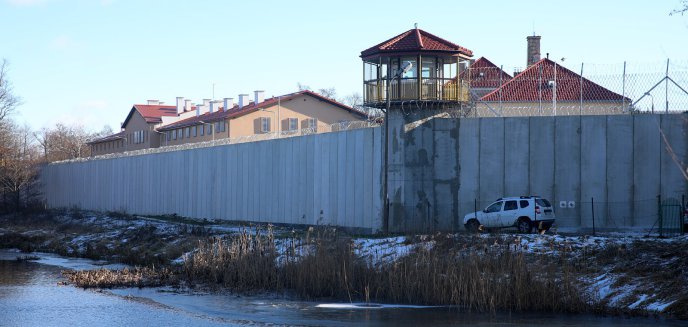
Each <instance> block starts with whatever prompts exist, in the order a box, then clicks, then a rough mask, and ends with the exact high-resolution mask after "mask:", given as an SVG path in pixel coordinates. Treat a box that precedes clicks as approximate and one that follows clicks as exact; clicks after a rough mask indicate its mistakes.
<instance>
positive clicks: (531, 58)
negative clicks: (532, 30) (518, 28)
mask: <svg viewBox="0 0 688 327" xmlns="http://www.w3.org/2000/svg"><path fill="white" fill-rule="evenodd" d="M540 38H541V37H540V36H539V35H533V36H529V37H527V38H526V39H527V40H528V67H530V66H531V65H533V64H534V63H536V62H538V61H540Z"/></svg>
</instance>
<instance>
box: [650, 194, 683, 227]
mask: <svg viewBox="0 0 688 327" xmlns="http://www.w3.org/2000/svg"><path fill="white" fill-rule="evenodd" d="M658 199H659V218H658V220H657V225H658V227H659V236H677V235H680V234H682V233H684V232H685V231H684V230H683V212H684V210H685V209H684V207H683V203H682V201H681V200H679V199H674V198H668V199H666V200H661V197H659V198H658Z"/></svg>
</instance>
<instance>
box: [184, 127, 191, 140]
mask: <svg viewBox="0 0 688 327" xmlns="http://www.w3.org/2000/svg"><path fill="white" fill-rule="evenodd" d="M184 134H186V138H187V139H188V138H189V136H191V128H189V127H187V128H185V129H184Z"/></svg>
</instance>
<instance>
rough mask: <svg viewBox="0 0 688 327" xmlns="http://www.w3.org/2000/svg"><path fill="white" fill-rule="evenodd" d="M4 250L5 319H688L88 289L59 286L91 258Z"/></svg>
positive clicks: (1, 318) (634, 322) (269, 322)
mask: <svg viewBox="0 0 688 327" xmlns="http://www.w3.org/2000/svg"><path fill="white" fill-rule="evenodd" d="M20 255H23V254H21V253H18V252H15V251H8V250H0V326H151V325H155V326H216V325H222V326H227V325H230V326H274V325H288V326H457V325H471V326H647V325H654V326H685V325H686V323H684V322H678V321H665V320H655V319H646V318H633V319H623V318H605V317H595V316H580V315H578V316H568V315H554V314H529V315H523V314H518V315H508V314H498V315H487V314H467V313H461V312H458V311H457V310H456V309H451V308H446V307H434V308H431V307H413V306H393V305H386V306H375V307H368V308H363V307H359V306H355V305H350V304H340V303H321V302H317V303H316V302H302V301H291V300H285V299H283V298H281V297H277V296H232V295H209V294H189V293H177V292H174V291H172V290H170V289H164V288H158V289H117V290H104V291H95V290H83V289H79V288H75V287H72V286H60V285H58V282H60V281H61V280H63V279H62V277H61V274H60V271H61V270H63V269H92V268H94V267H96V266H95V265H94V263H93V262H92V261H89V260H82V259H67V258H60V257H57V256H54V255H49V254H40V255H39V256H40V257H41V260H38V261H36V262H19V261H17V260H15V258H16V257H17V256H20Z"/></svg>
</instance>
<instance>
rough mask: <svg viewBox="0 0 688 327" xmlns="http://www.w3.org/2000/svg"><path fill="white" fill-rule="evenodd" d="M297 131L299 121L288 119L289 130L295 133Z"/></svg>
mask: <svg viewBox="0 0 688 327" xmlns="http://www.w3.org/2000/svg"><path fill="white" fill-rule="evenodd" d="M297 129H299V120H298V119H297V118H289V130H290V131H295V130H297Z"/></svg>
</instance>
